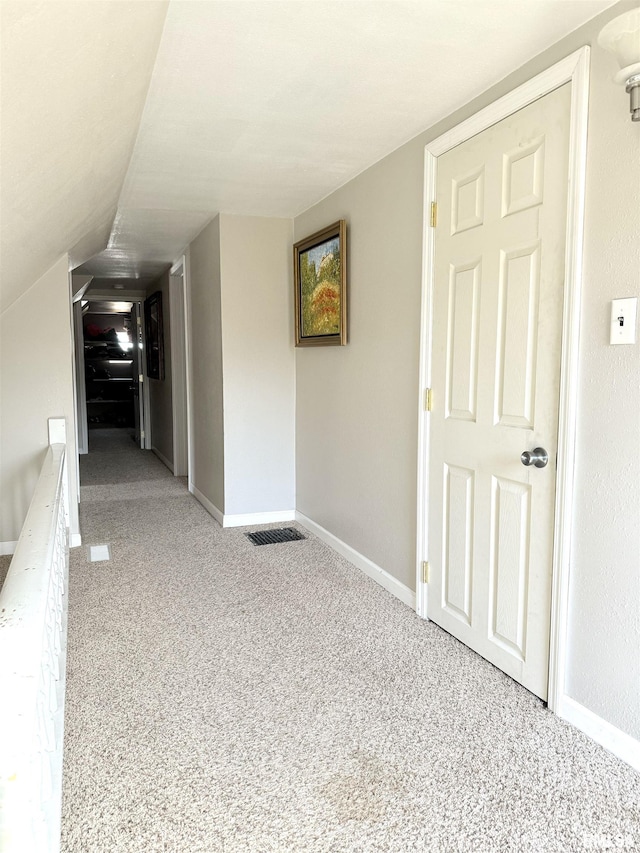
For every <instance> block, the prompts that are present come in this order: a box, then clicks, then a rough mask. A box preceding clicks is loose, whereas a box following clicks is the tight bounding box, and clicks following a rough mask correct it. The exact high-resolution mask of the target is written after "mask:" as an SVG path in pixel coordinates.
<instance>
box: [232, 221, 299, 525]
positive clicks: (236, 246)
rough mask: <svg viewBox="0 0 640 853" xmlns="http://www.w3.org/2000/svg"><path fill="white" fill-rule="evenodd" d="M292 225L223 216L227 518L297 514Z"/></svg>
mask: <svg viewBox="0 0 640 853" xmlns="http://www.w3.org/2000/svg"><path fill="white" fill-rule="evenodd" d="M291 240H292V222H291V220H290V219H267V218H262V217H255V216H226V215H221V216H220V244H221V279H222V340H223V359H224V432H225V445H224V457H225V461H224V467H225V514H228V515H241V514H245V513H260V512H278V511H286V510H293V509H295V484H294V443H295V437H294V390H295V384H294V368H295V363H294V347H293V336H292V330H291V317H292V310H293V309H292V304H291V303H292V298H293V289H292V285H291Z"/></svg>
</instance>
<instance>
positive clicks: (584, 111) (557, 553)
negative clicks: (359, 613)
mask: <svg viewBox="0 0 640 853" xmlns="http://www.w3.org/2000/svg"><path fill="white" fill-rule="evenodd" d="M565 83H570V84H571V115H570V131H569V133H570V136H569V174H568V177H569V182H568V183H569V189H568V197H567V202H568V203H567V230H566V249H565V288H564V305H563V326H562V355H561V367H560V370H561V375H560V411H559V423H558V466H557V477H556V500H555V529H554V554H553V571H552V595H551V636H550V652H549V691H548V705H549V708H550V709H551V710H552V711H556V712H557V711H558V706H559V704H560V701H561V697H562V695H563V692H564V684H565V667H566V634H567V612H568V589H569V566H570V553H571V520H572V517H573V502H574V465H575V432H576V408H577V387H578V384H577V381H576V380H577V376H578V345H579V331H580V296H581V289H582V250H583V239H584V200H585V184H586V164H587V120H588V106H589V48H588V47H583V48H581V49H580V50H577V51H576V52H575V53H572V54H571V55H569V56H567V57H566V58H565V59H563V60H561V61H560V62H558V63H556V64H555V65H553V66H552V67H551V68H548V69H547V70H546V71H543V72H542V73H541V74H538V75H537V76H536V77H533V78H532V79H531V80H529V81H527V82H526V83H524V84H523V85H522V86H519V87H518V88H517V89H514V90H513V91H512V92H509V93H508V94H507V95H505V96H504V97H502V98H500V99H498V100H497V101H495V102H494V103H493V104H490V105H489V106H488V107H486V108H485V109H483V110H480V111H479V112H477V113H476V114H475V115H473V116H471V118H469V119H467V120H466V121H463V122H461V123H460V124H458V125H456V127H454V128H452V129H451V130H449V131H447V132H446V133H444V134H443V135H442V136H439V137H438V138H437V139H435V140H433V141H432V142H430V143H428V144H427V145H426V146H425V166H424V228H423V233H424V241H423V285H422V309H421V326H422V329H421V344H420V388H419V397H418V399H419V406H418V411H419V426H418V436H419V438H418V442H419V444H418V500H417V511H418V537H417V551H416V558H417V559H416V589H417V596H416V600H417V608H416V609H417V613H418V615H419V616H422V617H423V618H425V619H426V618H427V596H428V585H427V584H424V583H422V577H421V568H422V561H423V560H428V559H429V556H428V555H429V542H428V527H427V523H428V511H429V506H428V496H429V491H428V483H429V427H430V425H429V417H428V413H427V412H425V411H424V406H423V398H424V389H425V388H429V387H431V346H432V334H431V323H432V302H433V285H434V280H433V279H434V268H433V263H434V235H433V229H432V228H429V227H428V223H429V214H430V210H431V203H432V202H433V201H435V199H436V186H437V168H438V166H437V164H438V157H439V156H440V155H442V154H445V153H446V152H447V151H449V150H451V149H452V148H454V147H455V146H456V145H460V144H461V143H462V142H465V141H466V140H467V139H470V138H471V137H472V136H475V135H476V134H478V133H480V132H481V131H483V130H485V129H486V128H488V127H490V126H491V125H493V124H496V123H497V122H499V121H502V120H503V119H504V118H507V116H510V115H512V114H513V113H515V112H517V111H518V110H520V109H522V108H523V107H526V106H527V105H528V104H530V103H532V102H533V101H535V100H537V99H538V98H541V97H543V96H544V95H546V94H548V93H549V92H551V91H553V90H554V89H557V88H558V87H559V86H562V85H564V84H565Z"/></svg>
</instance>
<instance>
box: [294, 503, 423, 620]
mask: <svg viewBox="0 0 640 853" xmlns="http://www.w3.org/2000/svg"><path fill="white" fill-rule="evenodd" d="M296 521H298V522H299V523H300V524H301V525H302V526H303V527H306V529H307V530H308V531H309V532H310V533H313V534H315V535H316V536H317V537H318V539H322V541H323V542H325V543H326V544H327V545H328V546H329V547H330V548H333V550H334V551H337V552H338V554H340V555H341V556H342V557H344V558H345V559H346V560H348V561H349V562H350V563H351V564H352V565H354V566H355V567H356V568H357V569H360V570H361V571H363V572H364V573H365V575H368V576H369V577H370V578H373V580H374V581H376V582H377V583H379V584H380V586H383V587H384V588H385V589H386V590H387V592H390V593H391V594H392V595H395V597H396V598H399V599H400V601H402V602H403V604H407V605H409V607H411V608H412V610H415V609H416V594H415V592H414V591H413V590H412V589H409V587H408V586H405V585H404V584H403V583H401V581H399V580H398V579H397V578H394V576H393V575H391V574H389V572H387V571H386V570H385V569H383V568H381V567H380V566H377V565H376V564H375V563H374V562H372V561H371V560H370V559H369V558H368V557H365V556H364V555H363V554H361V553H360V552H359V551H356V550H355V548H352V547H351V545H347V543H346V542H343V541H342V539H338V537H337V536H334V535H333V533H329V531H328V530H325V528H324V527H321V526H320V525H319V524H316V522H315V521H312V520H311V519H310V518H307V516H306V515H303V514H302V513H301V512H296Z"/></svg>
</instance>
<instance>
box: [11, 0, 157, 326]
mask: <svg viewBox="0 0 640 853" xmlns="http://www.w3.org/2000/svg"><path fill="white" fill-rule="evenodd" d="M166 7H167V4H166V2H145V3H139V2H137V0H131V2H126V0H121V2H116V3H111V2H107V3H104V2H92V0H79V2H57V0H49V2H31V0H19V2H10V0H2V2H0V16H1V20H0V23H1V43H0V76H1V79H2V90H1V102H0V110H1V116H2V122H1V124H0V141H1V145H2V160H1V168H2V173H1V179H2V191H1V193H0V224H1V226H2V229H1V238H2V239H1V245H0V253H1V262H2V265H1V268H0V270H1V279H0V285H1V298H2V303H1V304H2V309H3V310H4V309H5V308H6V307H8V306H9V305H10V304H11V303H12V302H14V301H15V300H16V299H17V298H18V297H19V296H20V295H21V294H22V293H23V291H24V290H25V289H26V288H28V287H29V286H30V285H32V284H33V283H34V282H35V281H36V280H37V279H38V278H39V277H40V276H41V275H42V274H43V273H44V272H46V270H47V269H48V268H49V267H50V266H51V265H52V264H53V263H55V262H56V261H57V260H58V258H60V256H61V255H62V254H64V253H65V252H69V251H71V252H72V256H73V257H74V259H75V261H76V262H81V261H83V260H85V259H86V258H88V257H91V256H92V255H94V254H95V253H96V252H99V251H100V250H102V249H103V248H104V246H105V245H106V242H107V240H108V238H109V234H110V232H111V227H112V224H113V219H114V215H115V212H116V208H117V204H118V198H119V195H120V191H121V189H122V182H123V180H124V176H125V174H126V171H127V167H128V165H129V160H130V158H131V152H132V150H133V145H134V142H135V138H136V132H137V129H138V125H139V122H140V117H141V115H142V110H143V107H144V103H145V98H146V95H147V91H148V87H149V80H150V78H151V72H152V70H153V63H154V61H155V56H156V52H157V48H158V44H159V42H160V36H161V35H162V26H163V23H164V16H165V12H166Z"/></svg>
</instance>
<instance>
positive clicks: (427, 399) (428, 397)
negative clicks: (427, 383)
mask: <svg viewBox="0 0 640 853" xmlns="http://www.w3.org/2000/svg"><path fill="white" fill-rule="evenodd" d="M432 404H433V394H432V393H431V388H425V389H424V410H425V412H430V411H431V406H432Z"/></svg>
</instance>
